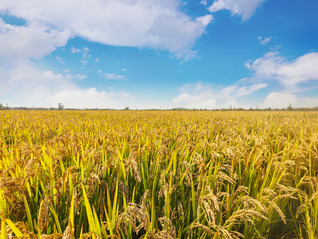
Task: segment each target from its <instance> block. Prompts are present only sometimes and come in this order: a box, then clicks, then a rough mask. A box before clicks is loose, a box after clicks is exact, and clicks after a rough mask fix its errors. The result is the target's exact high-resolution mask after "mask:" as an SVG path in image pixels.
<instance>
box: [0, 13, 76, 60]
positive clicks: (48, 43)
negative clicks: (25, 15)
mask: <svg viewBox="0 0 318 239" xmlns="http://www.w3.org/2000/svg"><path fill="white" fill-rule="evenodd" d="M69 37H70V33H69V32H68V31H64V30H63V31H61V30H56V29H55V30H52V29H50V28H48V27H46V26H43V25H38V24H30V25H27V26H14V25H10V24H6V23H5V22H4V21H3V20H2V19H1V18H0V63H1V62H2V64H4V63H6V64H7V63H8V62H15V63H16V62H22V61H26V60H29V59H40V58H42V57H43V56H45V55H47V54H49V53H51V52H52V51H54V50H55V49H56V48H57V47H61V46H65V45H66V43H67V40H68V39H69Z"/></svg>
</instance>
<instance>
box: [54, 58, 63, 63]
mask: <svg viewBox="0 0 318 239" xmlns="http://www.w3.org/2000/svg"><path fill="white" fill-rule="evenodd" d="M55 59H56V60H57V61H58V62H60V63H61V64H64V60H63V58H62V57H61V56H57V57H55Z"/></svg>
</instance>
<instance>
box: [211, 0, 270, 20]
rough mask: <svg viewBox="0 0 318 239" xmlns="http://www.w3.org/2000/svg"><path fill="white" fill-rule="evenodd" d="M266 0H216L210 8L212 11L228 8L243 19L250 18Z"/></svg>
mask: <svg viewBox="0 0 318 239" xmlns="http://www.w3.org/2000/svg"><path fill="white" fill-rule="evenodd" d="M264 1H265V0H216V1H214V2H213V3H212V5H211V6H210V7H209V8H208V9H209V10H210V11H211V12H217V11H220V10H228V11H230V12H231V13H232V15H239V16H241V17H242V20H243V21H245V20H247V19H249V18H250V17H251V16H252V15H253V14H254V13H255V11H256V9H257V8H258V7H259V6H260V5H261V4H262V3H263V2H264Z"/></svg>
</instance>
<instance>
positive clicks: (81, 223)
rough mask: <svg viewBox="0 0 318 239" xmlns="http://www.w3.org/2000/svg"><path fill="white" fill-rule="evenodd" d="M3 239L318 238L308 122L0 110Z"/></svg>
mask: <svg viewBox="0 0 318 239" xmlns="http://www.w3.org/2000/svg"><path fill="white" fill-rule="evenodd" d="M0 157H1V160H0V175H1V179H0V213H1V233H0V235H1V239H4V238H30V239H31V238H43V239H45V238H65V239H66V238H157V239H160V238H162V239H164V238H215V239H216V238H225V239H232V238H233V239H234V238H247V239H249V238H304V239H305V238H310V239H314V238H318V113H317V112H286V111H285V112H190V111H189V112H171V111H170V112H168V111H167V112H163V111H160V112H159V111H157V112H156V111H153V112H146V111H136V112H134V111H0Z"/></svg>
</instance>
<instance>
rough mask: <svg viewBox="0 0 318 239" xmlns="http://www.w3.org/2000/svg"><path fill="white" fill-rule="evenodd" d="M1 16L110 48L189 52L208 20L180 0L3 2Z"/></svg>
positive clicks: (176, 52)
mask: <svg viewBox="0 0 318 239" xmlns="http://www.w3.org/2000/svg"><path fill="white" fill-rule="evenodd" d="M0 11H2V12H5V13H7V14H9V15H12V16H15V17H18V18H23V19H25V20H26V21H27V23H28V24H35V23H36V24H38V25H40V26H50V27H51V28H52V29H54V31H58V32H64V31H67V32H69V33H71V34H72V35H73V36H79V37H81V38H84V39H88V40H90V41H94V42H99V43H102V44H107V45H113V46H129V47H147V48H153V49H160V50H168V51H170V52H172V53H174V54H177V55H178V54H179V55H180V54H181V53H184V51H190V50H191V48H192V46H193V44H194V42H195V40H196V39H198V38H199V37H200V36H201V35H202V34H203V33H204V31H205V29H206V26H207V25H208V24H209V23H210V21H211V20H212V16H211V15H205V16H201V17H198V18H195V19H192V18H190V17H189V16H187V15H186V14H184V13H182V12H181V11H180V10H179V1H178V0H161V1H157V0H116V1H112V0H93V1H82V0H69V1H64V0H47V1H42V0H28V1H20V0H2V3H1V6H0Z"/></svg>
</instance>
